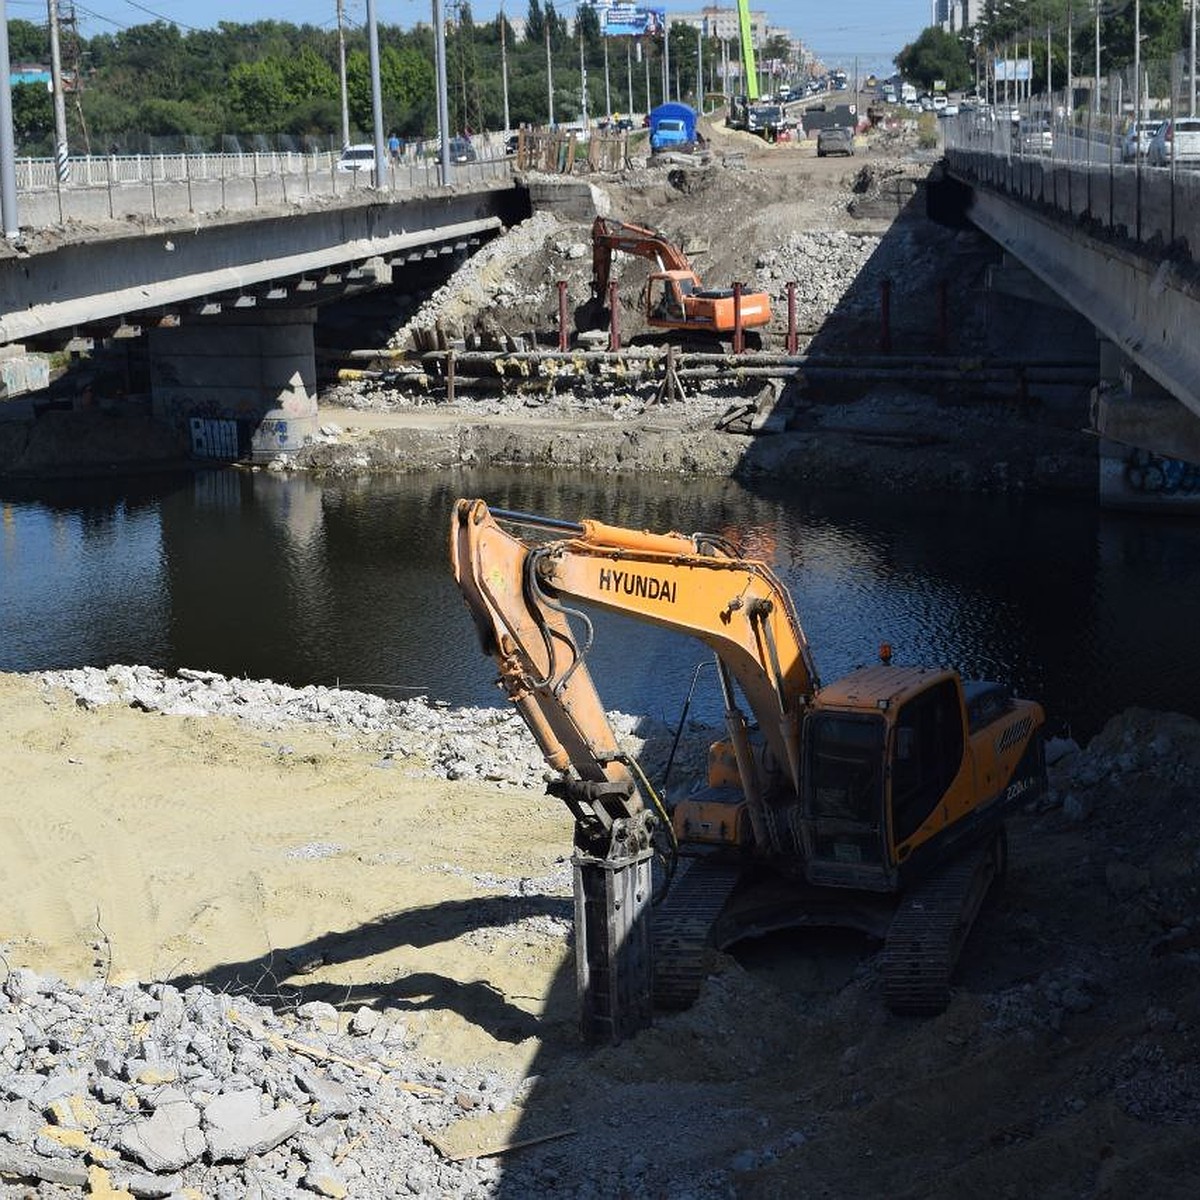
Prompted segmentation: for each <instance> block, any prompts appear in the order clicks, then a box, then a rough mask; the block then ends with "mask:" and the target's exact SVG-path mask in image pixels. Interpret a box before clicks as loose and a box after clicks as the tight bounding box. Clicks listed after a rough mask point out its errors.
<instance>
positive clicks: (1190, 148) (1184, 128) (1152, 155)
mask: <svg viewBox="0 0 1200 1200" xmlns="http://www.w3.org/2000/svg"><path fill="white" fill-rule="evenodd" d="M1146 162H1147V163H1149V165H1150V166H1152V167H1169V166H1170V165H1171V163H1172V162H1174V163H1175V164H1176V165H1179V164H1181V163H1186V164H1187V165H1189V166H1191V165H1193V164H1195V163H1200V117H1171V118H1170V119H1169V120H1166V121H1164V122H1163V123H1162V124H1161V125H1160V126H1159V127H1158V128H1157V129H1156V130H1155V131H1154V136H1153V137H1152V138H1151V139H1150V145H1149V147H1148V148H1147V150H1146Z"/></svg>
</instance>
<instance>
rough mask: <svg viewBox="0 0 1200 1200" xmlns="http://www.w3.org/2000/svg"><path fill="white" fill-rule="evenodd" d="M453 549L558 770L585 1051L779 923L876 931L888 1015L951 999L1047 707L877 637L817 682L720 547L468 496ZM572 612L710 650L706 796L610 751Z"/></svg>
mask: <svg viewBox="0 0 1200 1200" xmlns="http://www.w3.org/2000/svg"><path fill="white" fill-rule="evenodd" d="M517 528H520V529H522V530H523V531H525V532H523V533H522V534H521V535H518V534H517V533H516V532H515V530H516V529H517ZM450 556H451V561H452V566H453V571H454V576H455V579H456V580H457V582H458V586H459V588H460V590H461V591H462V594H463V597H464V599H465V601H466V604H467V608H468V610H469V611H470V614H471V616H472V618H473V620H474V623H475V626H476V629H477V631H478V633H479V637H480V641H481V643H482V647H483V650H484V652H485V653H486V654H488V655H490V656H491V657H492V659H493V660H494V661H495V663H496V664H497V666H498V667H499V685H500V687H501V688H502V689H503V690H504V692H505V693H506V694H507V695H508V697H509V699H510V700H512V702H513V703H514V704H515V705H516V707H517V709H518V711H519V712H520V714H521V716H522V717H523V718H524V720H525V723H526V724H527V725H528V727H529V729H530V731H531V732H532V733H533V736H534V737H535V739H536V740H537V742H538V745H539V746H540V748H541V750H542V752H543V754H544V755H545V758H546V761H547V762H548V763H549V765H550V766H551V767H552V768H553V769H554V771H555V772H557V777H556V778H555V780H554V781H553V782H552V783H551V784H550V786H549V788H548V791H549V792H550V793H551V794H552V795H554V796H556V797H558V798H559V799H561V800H563V801H564V802H565V803H566V805H567V807H568V808H569V809H570V812H571V814H572V816H573V817H574V820H575V832H574V844H575V853H574V856H573V859H572V863H573V868H574V892H575V935H576V979H577V986H578V992H579V1000H580V1024H581V1029H582V1032H583V1035H584V1037H585V1039H586V1040H588V1041H592V1042H601V1041H616V1040H620V1039H622V1038H625V1037H628V1036H629V1035H631V1034H632V1033H634V1032H636V1031H637V1030H638V1029H640V1028H643V1027H644V1026H646V1025H647V1024H648V1023H649V1022H650V1020H651V1016H652V1012H653V1009H654V1007H659V1008H678V1007H686V1005H688V1004H689V1003H691V1001H692V1000H693V999H694V998H695V996H696V995H697V994H698V992H699V988H700V985H701V983H702V980H703V973H704V964H705V961H706V958H707V956H708V955H709V953H710V952H711V949H712V948H713V947H716V948H718V949H721V948H724V947H725V946H728V945H731V944H732V943H733V942H735V941H737V940H739V939H740V938H743V937H746V936H752V935H756V934H762V933H764V932H767V931H769V930H772V929H777V928H783V927H786V926H790V925H804V924H819V925H840V926H846V927H852V928H857V929H861V930H864V931H866V932H868V933H870V934H873V935H875V936H877V937H880V938H882V940H883V942H884V947H883V952H882V964H883V992H884V999H885V1001H886V1003H887V1004H888V1006H889V1008H891V1009H892V1010H893V1011H894V1012H898V1013H904V1014H930V1013H937V1012H940V1011H942V1010H943V1009H944V1008H945V1006H946V1005H947V1004H948V1003H949V998H950V981H951V977H952V974H953V972H954V968H955V964H956V962H957V960H958V956H959V952H960V950H961V948H962V945H963V942H964V940H965V938H966V936H967V934H968V933H969V931H970V928H971V925H972V923H973V921H974V919H975V916H976V914H977V913H978V911H979V908H980V906H981V904H982V902H983V899H984V897H985V895H986V893H987V891H988V889H989V887H990V885H991V883H992V882H993V880H994V879H996V878H997V877H998V876H1000V875H1001V874H1002V873H1003V871H1004V866H1005V859H1006V841H1005V833H1004V818H1005V816H1006V814H1007V813H1008V812H1009V811H1010V810H1011V809H1012V807H1013V806H1014V805H1015V804H1017V803H1022V804H1023V803H1027V802H1028V801H1030V800H1032V799H1034V798H1036V797H1037V796H1038V795H1039V794H1040V793H1041V792H1042V791H1043V790H1044V788H1045V786H1046V771H1045V757H1044V753H1043V748H1042V737H1041V730H1042V726H1043V724H1044V720H1045V718H1044V714H1043V711H1042V709H1041V707H1040V706H1039V705H1038V704H1036V703H1034V702H1032V701H1029V700H1021V699H1016V698H1014V697H1013V696H1011V695H1010V694H1009V692H1008V690H1007V689H1005V688H1004V687H1002V686H1001V685H999V684H996V683H988V682H964V681H963V680H962V679H961V678H960V677H959V676H958V674H957V673H956V672H954V671H952V670H946V669H932V668H923V667H902V666H897V665H892V664H891V662H890V651H887V650H886V648H885V650H884V651H883V652H881V659H882V660H883V661H881V662H879V663H877V664H875V665H873V666H869V667H864V668H861V669H859V670H856V671H854V672H852V673H851V674H850V675H847V676H846V677H845V678H844V679H841V680H839V681H838V682H836V683H831V684H827V685H822V684H821V682H820V680H819V679H818V677H817V671H816V667H815V665H814V662H813V658H812V655H811V652H810V650H809V646H808V642H807V640H806V638H805V635H804V631H803V629H802V628H801V626H800V622H799V620H798V618H797V615H796V612H795V610H794V608H793V605H792V601H791V598H790V597H789V595H788V593H787V590H786V589H785V587H784V586H783V584H782V583H781V582H780V581H779V579H777V578H776V576H775V575H774V573H773V572H772V571H771V569H770V567H769V566H768V565H767V564H766V563H764V562H761V561H757V560H755V559H750V558H744V557H741V556H740V555H739V554H738V552H737V550H736V548H735V547H734V546H733V545H732V544H731V543H730V542H729V541H728V540H726V539H724V538H722V537H720V536H717V535H709V534H702V533H697V534H692V535H690V536H689V535H683V534H679V533H650V532H643V531H638V530H633V529H625V528H621V527H619V526H614V525H607V524H603V523H601V522H599V521H594V520H582V521H578V522H569V521H561V520H557V519H554V518H549V517H543V516H538V515H536V514H530V513H520V512H511V511H507V510H503V509H490V508H489V507H488V505H487V504H486V503H485V502H484V501H483V500H472V499H462V500H459V501H457V502H456V503H455V505H454V508H453V511H452V515H451V523H450ZM581 605H587V606H590V607H594V608H597V609H602V610H607V611H610V612H614V613H621V614H624V615H627V616H630V617H633V618H636V619H638V620H641V621H646V622H649V623H651V624H654V625H657V626H661V627H663V628H666V629H670V630H674V631H677V632H679V633H682V634H687V635H690V636H691V637H692V638H695V639H698V640H699V641H700V642H702V643H704V644H705V645H706V646H708V647H709V648H710V649H711V650H712V651H713V654H714V656H715V665H716V671H717V677H718V679H719V681H720V687H721V691H722V693H723V698H724V707H725V721H726V729H727V737H726V738H725V739H724V740H723V741H720V742H717V743H716V744H714V745H713V746H712V747H711V749H710V751H709V756H708V763H707V780H708V782H707V785H706V786H704V787H702V788H700V789H698V790H695V791H693V792H692V793H690V794H688V795H684V796H680V797H679V798H676V799H673V800H668V798H667V797H666V796H664V795H663V794H660V788H658V787H656V786H655V784H654V783H653V782H651V780H649V779H648V778H647V777H646V775H645V774H644V773H643V771H642V770H641V768H640V766H639V765H638V763H637V761H636V760H635V759H634V758H632V757H631V756H630V755H629V754H627V753H626V752H625V751H624V750H623V749H622V748H621V746H620V744H619V743H618V741H617V738H616V735H615V733H614V731H613V728H612V725H611V724H610V722H609V719H608V716H607V715H606V712H605V709H604V706H603V704H602V703H601V700H600V697H599V695H598V694H597V691H596V688H595V685H594V683H593V681H592V677H591V675H590V673H589V671H588V668H587V661H586V659H587V653H588V648H589V646H590V644H591V623H590V621H589V619H588V617H587V614H586V612H585V611H584V610H583V608H581V607H579V606H581ZM743 705H745V706H748V708H749V710H750V713H749V716H747V714H746V713H745V712H744V711H743ZM663 790H665V789H663ZM657 863H661V864H662V866H658V865H656V864H657ZM664 885H665V886H664ZM652 901H653V902H652Z"/></svg>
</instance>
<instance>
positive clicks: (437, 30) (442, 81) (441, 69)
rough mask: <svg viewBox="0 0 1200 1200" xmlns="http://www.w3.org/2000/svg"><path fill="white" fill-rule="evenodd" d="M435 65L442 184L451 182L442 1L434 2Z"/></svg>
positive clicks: (444, 22) (448, 101) (448, 109)
mask: <svg viewBox="0 0 1200 1200" xmlns="http://www.w3.org/2000/svg"><path fill="white" fill-rule="evenodd" d="M433 65H434V71H435V73H436V79H437V120H438V161H439V162H440V163H441V167H442V182H443V183H449V182H450V172H451V170H453V168H452V167H451V165H450V98H449V96H448V95H447V94H446V88H447V83H446V20H445V18H444V17H443V15H442V0H433Z"/></svg>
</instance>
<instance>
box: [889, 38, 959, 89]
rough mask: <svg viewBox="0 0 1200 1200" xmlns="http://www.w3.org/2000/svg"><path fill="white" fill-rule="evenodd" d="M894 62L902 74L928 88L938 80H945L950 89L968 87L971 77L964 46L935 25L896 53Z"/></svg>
mask: <svg viewBox="0 0 1200 1200" xmlns="http://www.w3.org/2000/svg"><path fill="white" fill-rule="evenodd" d="M895 63H896V66H897V68H898V69H899V71H900V73H901V75H903V76H904V77H905V78H906V79H911V80H912V81H913V82H914V83H917V84H919V85H920V86H921V87H923V88H925V89H926V90H927V91H928V90H931V89H932V88H933V83H934V80H936V79H943V80H945V82H946V87H947V88H949V89H951V90H954V89H957V88H963V87H966V86H967V84H968V82H970V80H971V68H970V65H969V64H968V62H967V55H966V52H965V51H964V50H963V48H962V45H961V44H960V42H959V41H958V39H957V38H956V37H955V36H954V35H953V34H951V33H947V32H946V31H945V30H944V29H940V28H938V27H937V26H935V25H931V26H930V27H929V28H928V29H926V30H925V31H924V32H923V33H922V34H921V36H920V37H919V38H917V40H916V41H915V42H913V43H911V44H910V45H907V46H905V47H904V49H903V50H901V51H900V53H899V54H897V55H896V58H895Z"/></svg>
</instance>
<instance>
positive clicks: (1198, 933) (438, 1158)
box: [0, 668, 1200, 1200]
mask: <svg viewBox="0 0 1200 1200" xmlns="http://www.w3.org/2000/svg"><path fill="white" fill-rule="evenodd" d="M619 725H620V732H621V736H622V739H623V740H624V741H627V744H628V746H629V748H630V750H631V751H632V752H634V753H642V754H643V761H644V762H645V763H646V765H647V769H648V770H649V771H650V773H651V775H654V774H655V772H656V771H657V770H658V769H659V764H660V763H661V759H660V758H659V757H657V756H658V755H659V753H660V749H659V748H660V747H661V746H662V745H663V744H664V743H663V741H662V740H661V735H663V734H664V733H665V731H664V730H662V729H660V728H658V727H639V726H638V725H637V724H636V723H634V722H631V721H627V720H622V721H621V722H619ZM0 730H2V731H3V733H4V735H5V743H6V745H7V746H9V748H10V749H9V751H8V753H6V756H5V760H4V763H3V766H2V767H0V775H2V778H3V784H4V786H3V788H0V808H2V810H3V817H4V822H5V827H6V829H7V830H8V831H9V845H10V853H9V854H7V855H6V856H5V862H4V868H3V869H4V874H5V882H6V885H7V886H6V895H7V896H8V897H9V904H8V907H7V910H6V911H7V919H6V941H5V948H4V949H5V959H6V964H7V966H8V969H9V973H8V976H7V980H6V982H5V985H4V991H3V996H2V997H0V1035H2V1039H0V1041H2V1044H0V1059H2V1060H3V1062H4V1064H5V1067H4V1076H3V1078H4V1088H5V1093H4V1098H3V1103H2V1104H0V1173H3V1174H4V1177H5V1178H6V1179H7V1180H9V1181H10V1182H9V1183H7V1184H5V1185H4V1186H5V1187H6V1188H7V1189H11V1188H14V1187H15V1188H18V1189H19V1190H18V1191H16V1192H12V1194H14V1195H15V1194H20V1195H27V1194H28V1193H29V1188H30V1187H31V1186H35V1185H36V1181H37V1180H38V1179H41V1180H44V1181H46V1182H44V1183H43V1184H41V1186H40V1187H39V1188H38V1190H37V1194H39V1195H44V1196H47V1197H49V1196H51V1195H54V1196H62V1195H64V1194H65V1195H78V1194H82V1193H83V1190H84V1188H85V1186H87V1187H90V1188H91V1192H92V1194H96V1193H97V1192H100V1193H101V1194H105V1193H103V1191H102V1189H101V1184H105V1185H107V1183H109V1182H111V1183H114V1184H119V1185H121V1186H125V1187H127V1188H129V1189H130V1191H131V1194H134V1195H138V1196H155V1195H158V1196H161V1195H167V1194H183V1193H182V1189H183V1188H187V1187H191V1188H193V1189H195V1190H196V1191H197V1192H198V1193H199V1194H202V1195H206V1196H221V1197H225V1196H228V1197H230V1198H231V1200H232V1197H235V1196H236V1197H243V1196H287V1197H298V1196H303V1195H308V1194H317V1195H326V1196H350V1197H359V1198H365V1200H384V1198H385V1197H386V1198H388V1200H390V1198H392V1197H395V1196H397V1195H403V1194H418V1195H429V1194H439V1195H446V1196H463V1197H467V1196H497V1195H499V1196H511V1197H518V1196H519V1197H522V1198H524V1197H532V1198H534V1200H536V1198H539V1197H551V1196H557V1195H562V1194H564V1192H565V1193H569V1194H572V1195H579V1196H593V1197H597V1198H599V1197H603V1196H609V1195H616V1194H621V1193H622V1192H624V1193H625V1194H629V1195H634V1196H666V1195H671V1196H676V1195H680V1194H683V1193H684V1192H686V1193H687V1194H689V1195H692V1196H694V1197H697V1198H698V1200H716V1198H717V1197H754V1198H758V1197H774V1196H785V1195H794V1194H795V1187H796V1181H797V1180H798V1179H803V1180H805V1181H806V1184H805V1186H806V1187H807V1188H808V1189H809V1190H810V1191H812V1192H813V1193H814V1194H816V1193H821V1194H828V1195H837V1196H840V1197H873V1196H877V1195H881V1194H884V1193H890V1194H898V1195H904V1196H911V1197H962V1196H967V1195H971V1194H987V1195H1014V1196H1025V1195H1039V1196H1063V1197H1067V1196H1072V1197H1073V1196H1079V1195H1092V1196H1113V1197H1123V1196H1129V1195H1134V1194H1145V1193H1147V1192H1148V1193H1149V1194H1153V1195H1155V1196H1163V1197H1168V1198H1171V1197H1176V1196H1179V1197H1182V1196H1185V1195H1190V1193H1191V1190H1192V1180H1193V1179H1194V1174H1195V1171H1196V1169H1197V1167H1200V1133H1197V1129H1198V1127H1200V1101H1198V1099H1197V1098H1198V1097H1200V1076H1198V1075H1197V1067H1196V1062H1197V1056H1196V1051H1195V1038H1196V1031H1197V1029H1200V988H1198V987H1197V986H1196V984H1197V978H1198V975H1200V919H1198V918H1200V914H1198V913H1197V911H1196V903H1195V897H1196V894H1197V889H1198V888H1200V820H1198V817H1200V814H1198V813H1197V810H1196V799H1195V798H1196V796H1197V795H1198V794H1200V725H1198V724H1197V723H1196V722H1195V721H1191V720H1188V719H1185V718H1181V717H1176V716H1171V715H1169V714H1157V715H1156V714H1151V713H1147V712H1143V711H1139V710H1130V711H1129V712H1127V713H1125V714H1122V715H1121V716H1119V717H1115V718H1114V719H1113V720H1112V721H1110V722H1109V723H1108V725H1107V726H1106V727H1105V729H1104V730H1103V732H1102V733H1101V734H1100V735H1099V736H1098V737H1096V738H1095V739H1093V741H1092V742H1091V743H1090V744H1089V745H1088V746H1087V747H1086V748H1084V749H1078V748H1074V747H1072V746H1070V745H1069V744H1061V745H1055V747H1054V750H1055V753H1056V754H1062V757H1059V758H1057V759H1056V761H1055V762H1054V764H1053V766H1052V768H1051V771H1052V785H1053V786H1052V791H1051V793H1050V795H1049V796H1048V797H1047V798H1046V799H1045V801H1044V802H1042V803H1040V804H1038V805H1036V806H1033V807H1031V808H1030V809H1027V810H1026V811H1025V812H1022V813H1020V814H1019V815H1018V816H1017V817H1016V818H1015V819H1014V820H1013V822H1012V824H1011V828H1010V846H1011V855H1010V857H1011V861H1010V870H1009V876H1008V880H1007V883H1006V885H1005V887H1004V889H1003V891H1002V892H1001V893H1000V894H999V895H998V896H997V897H996V899H995V900H994V901H993V902H991V903H989V905H988V906H987V907H986V908H985V911H984V913H983V915H982V916H981V918H980V921H979V923H978V925H977V927H976V930H975V932H974V933H973V934H972V938H971V941H970V943H969V945H968V948H967V952H966V954H965V955H964V959H963V962H962V968H961V971H960V974H959V976H958V978H957V980H956V986H955V988H954V993H953V998H952V1001H951V1005H950V1008H949V1009H948V1010H947V1012H946V1013H944V1014H943V1015H941V1016H940V1017H937V1018H934V1019H932V1020H902V1019H899V1018H895V1017H892V1016H890V1015H889V1014H887V1012H886V1010H885V1009H884V1008H883V1005H882V1002H881V998H880V981H879V973H878V961H877V959H878V954H877V947H875V946H874V945H872V944H870V943H864V942H861V941H856V940H854V939H846V938H844V937H841V936H836V937H831V938H821V937H817V936H814V935H812V934H809V935H807V936H801V935H799V934H794V935H789V936H777V937H774V938H772V939H769V940H768V941H767V942H764V943H761V944H751V945H750V946H748V947H746V948H744V950H743V951H742V952H740V954H739V958H738V959H737V960H735V959H733V958H728V957H725V956H719V957H718V958H716V959H714V963H713V971H714V974H713V975H712V977H711V978H710V979H709V980H708V982H707V983H706V984H705V987H704V991H703V994H702V996H701V999H700V1001H699V1003H698V1004H697V1005H696V1006H695V1007H694V1008H693V1009H691V1010H690V1011H688V1012H686V1013H681V1014H676V1015H672V1016H666V1017H662V1018H660V1019H659V1020H658V1022H657V1023H656V1025H655V1027H654V1028H653V1029H651V1030H648V1031H646V1032H645V1033H643V1034H640V1035H639V1036H638V1037H637V1038H635V1039H633V1040H632V1041H631V1042H629V1043H627V1044H626V1045H624V1046H621V1047H616V1048H606V1049H601V1050H597V1051H589V1052H585V1051H583V1050H582V1049H581V1048H580V1047H579V1046H578V1043H577V1041H576V1038H575V1032H574V999H573V978H572V970H571V966H570V963H571V946H570V927H571V921H570V918H571V906H570V899H569V896H570V872H569V864H568V862H567V856H568V855H569V853H570V829H569V820H568V817H567V814H566V813H565V810H563V809H562V807H561V806H560V805H559V804H557V803H555V802H551V801H549V800H548V799H546V798H545V797H543V796H542V795H541V778H542V769H541V766H540V763H539V762H538V760H537V754H536V751H535V750H534V749H533V747H532V744H531V740H530V739H529V738H528V735H527V734H526V733H525V731H524V727H523V726H522V725H521V724H520V722H519V720H517V718H515V716H514V715H513V714H512V713H511V711H508V710H490V709H486V710H470V709H452V708H446V707H443V706H439V705H431V704H428V703H427V702H425V701H423V700H419V699H418V700H410V701H406V702H403V703H398V702H391V701H385V700H382V699H380V698H379V697H375V696H369V695H365V694H362V693H353V692H341V691H337V690H335V689H322V688H304V689H292V688H288V687H285V686H282V685H278V684H273V683H269V682H265V681H263V682H259V681H251V680H232V679H225V678H223V677H221V676H217V675H213V674H211V673H208V672H180V673H179V674H178V675H177V676H165V675H162V674H160V673H158V672H155V671H151V670H148V669H145V668H110V669H107V670H96V669H85V670H80V671H71V672H51V673H45V674H41V675H28V676H16V675H3V676H0ZM643 735H649V744H650V752H649V753H648V754H646V753H644V746H643ZM696 737H697V739H698V741H700V742H702V741H703V731H696ZM668 740H669V739H668ZM697 756H698V760H700V759H702V757H703V755H702V750H701V749H700V748H699V747H698V746H693V745H689V746H687V747H685V748H684V749H682V750H681V752H680V758H681V760H682V761H690V760H691V759H692V758H696V757H697ZM55 976H60V977H62V978H64V979H65V980H66V981H67V984H68V985H69V986H63V985H62V984H59V983H57V982H55V980H54V977H55ZM135 981H139V982H136V983H135ZM100 1031H103V1032H102V1033H101V1032H100ZM714 1113H715V1114H721V1119H719V1120H717V1119H714V1116H713V1114H714ZM543 1138H548V1139H551V1140H545V1141H541V1140H539V1139H543ZM526 1140H532V1141H533V1143H534V1144H531V1145H528V1146H526V1147H525V1148H513V1149H506V1148H507V1147H510V1146H512V1145H513V1144H514V1143H519V1142H523V1141H526ZM489 1152H499V1153H497V1154H496V1156H495V1157H480V1156H481V1155H484V1154H486V1153H489ZM18 1177H20V1178H23V1179H24V1180H26V1181H27V1183H26V1184H19V1185H18V1184H16V1183H15V1182H12V1181H14V1180H15V1179H16V1178H18ZM85 1179H90V1180H91V1182H90V1183H89V1184H86V1185H85V1184H84V1182H83V1180H85ZM897 1179H902V1180H903V1181H904V1183H903V1185H901V1187H900V1190H899V1191H898V1192H897V1190H896V1189H897V1185H896V1180H897ZM54 1180H59V1181H61V1183H53V1182H50V1181H54ZM6 1194H7V1193H6Z"/></svg>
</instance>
